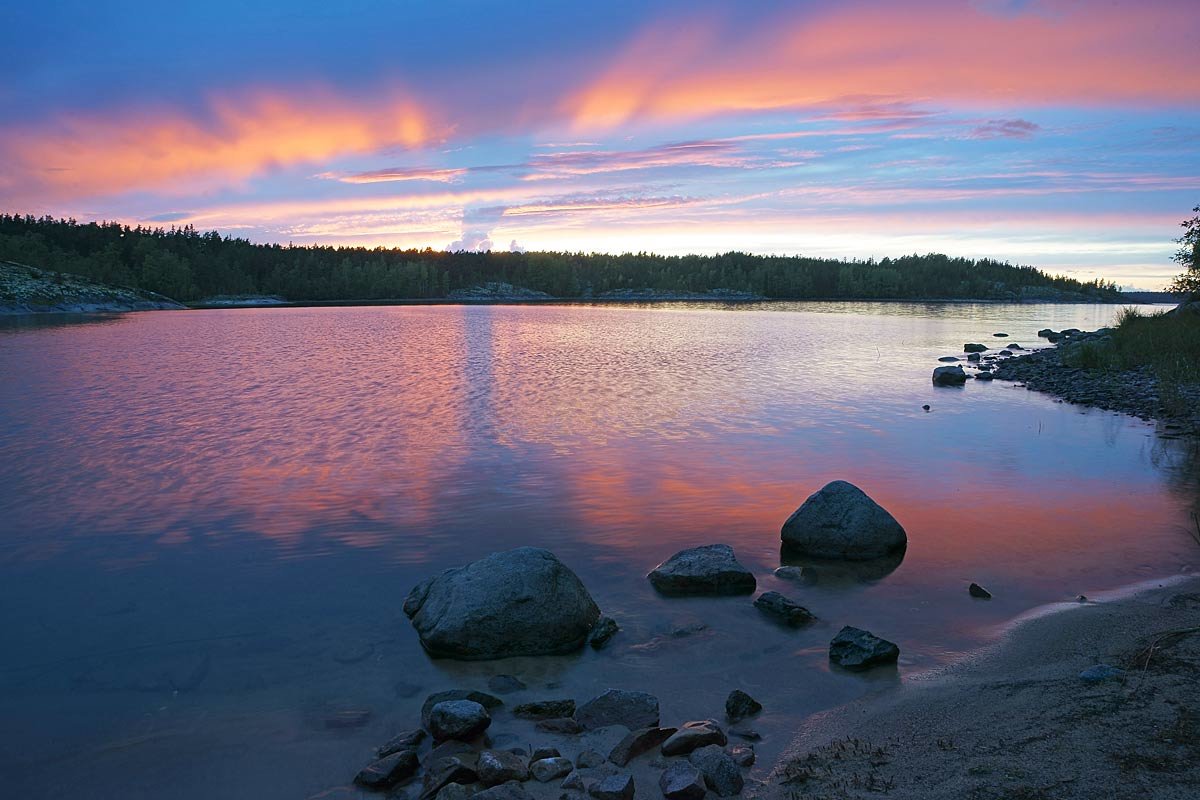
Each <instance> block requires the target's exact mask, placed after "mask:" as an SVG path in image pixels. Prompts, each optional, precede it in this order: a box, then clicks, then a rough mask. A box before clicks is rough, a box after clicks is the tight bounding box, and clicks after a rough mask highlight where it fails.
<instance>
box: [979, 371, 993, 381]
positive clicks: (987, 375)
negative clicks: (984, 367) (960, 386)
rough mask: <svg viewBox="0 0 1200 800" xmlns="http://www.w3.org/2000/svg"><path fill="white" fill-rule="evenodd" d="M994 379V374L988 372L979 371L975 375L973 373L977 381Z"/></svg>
mask: <svg viewBox="0 0 1200 800" xmlns="http://www.w3.org/2000/svg"><path fill="white" fill-rule="evenodd" d="M995 379H996V376H995V375H993V374H992V373H990V372H979V373H976V375H975V380H977V381H992V380H995Z"/></svg>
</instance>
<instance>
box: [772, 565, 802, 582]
mask: <svg viewBox="0 0 1200 800" xmlns="http://www.w3.org/2000/svg"><path fill="white" fill-rule="evenodd" d="M775 577H776V578H782V579H783V580H785V581H796V582H797V583H802V582H803V583H806V582H807V580H808V579H807V578H806V576H805V574H804V567H779V568H778V569H776V570H775Z"/></svg>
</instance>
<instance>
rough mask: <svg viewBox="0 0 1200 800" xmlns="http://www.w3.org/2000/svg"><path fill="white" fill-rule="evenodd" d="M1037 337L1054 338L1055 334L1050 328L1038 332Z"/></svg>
mask: <svg viewBox="0 0 1200 800" xmlns="http://www.w3.org/2000/svg"><path fill="white" fill-rule="evenodd" d="M1037 335H1038V336H1040V337H1041V338H1043V339H1048V338H1050V337H1051V336H1054V335H1055V332H1054V331H1053V330H1051V329H1050V328H1042V329H1041V330H1040V331H1038V334H1037Z"/></svg>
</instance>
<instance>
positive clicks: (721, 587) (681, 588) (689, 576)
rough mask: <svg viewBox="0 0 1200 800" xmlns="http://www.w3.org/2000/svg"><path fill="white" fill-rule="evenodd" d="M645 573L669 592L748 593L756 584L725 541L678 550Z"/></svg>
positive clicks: (663, 590)
mask: <svg viewBox="0 0 1200 800" xmlns="http://www.w3.org/2000/svg"><path fill="white" fill-rule="evenodd" d="M647 577H649V578H650V583H652V584H653V585H654V588H655V589H657V590H658V591H660V592H662V593H663V594H669V595H735V594H749V593H750V592H753V591H754V588H755V586H756V585H757V582H756V581H755V580H754V573H752V572H751V571H750V570H748V569H746V568H745V567H743V566H742V565H741V564H739V563H738V561H737V559H736V558H734V555H733V548H732V547H730V546H729V545H727V544H710V545H706V546H704V547H693V548H690V549H687V550H681V551H680V552H678V553H676V554H675V555H673V556H671V557H670V558H668V559H667V560H666V561H664V562H663V563H661V564H659V565H658V566H657V567H655V568H654V569H653V570H651V572H650V574H649V575H648V576H647Z"/></svg>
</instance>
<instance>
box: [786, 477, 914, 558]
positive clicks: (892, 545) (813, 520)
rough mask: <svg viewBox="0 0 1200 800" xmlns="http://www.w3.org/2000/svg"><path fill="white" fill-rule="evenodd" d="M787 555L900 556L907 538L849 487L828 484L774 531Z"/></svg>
mask: <svg viewBox="0 0 1200 800" xmlns="http://www.w3.org/2000/svg"><path fill="white" fill-rule="evenodd" d="M780 538H781V539H782V540H783V544H784V545H785V546H786V547H787V548H788V549H789V550H791V551H794V552H797V553H801V554H803V555H807V556H812V557H815V558H844V559H850V560H857V561H865V560H868V559H875V558H881V557H883V556H887V555H890V554H893V553H899V552H902V551H903V550H904V549H905V548H906V547H907V546H908V536H907V535H906V534H905V532H904V528H902V527H901V526H900V523H899V522H897V521H896V518H895V517H893V516H892V515H891V514H889V513H888V512H887V511H885V510H884V509H883V508H882V507H881V506H880V505H879V504H878V503H876V502H875V501H874V500H872V499H871V498H870V497H868V496H867V495H866V493H865V492H863V490H862V489H859V488H858V487H857V486H855V485H854V484H852V483H847V482H846V481H833V482H832V483H828V484H826V485H825V486H824V487H822V488H821V489H820V490H819V491H818V492H816V493H814V494H813V495H812V496H811V497H809V498H808V499H807V500H805V501H804V505H802V506H800V508H798V509H796V511H795V513H793V514H792V515H791V516H790V517H788V520H787V522H785V523H783V529H782V531H780Z"/></svg>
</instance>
